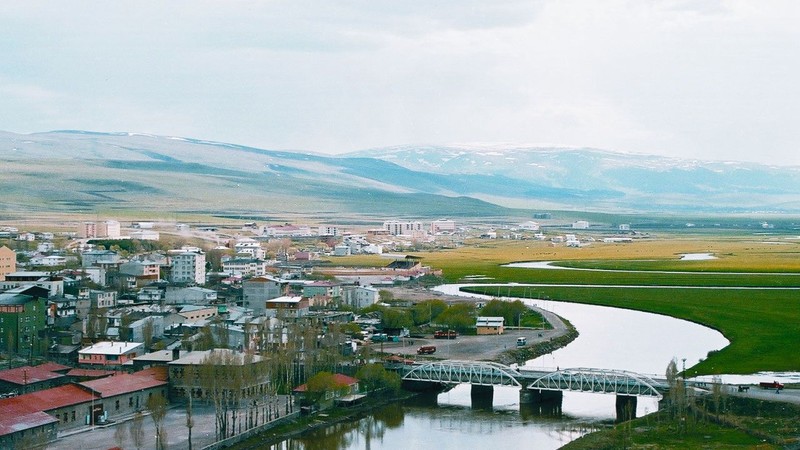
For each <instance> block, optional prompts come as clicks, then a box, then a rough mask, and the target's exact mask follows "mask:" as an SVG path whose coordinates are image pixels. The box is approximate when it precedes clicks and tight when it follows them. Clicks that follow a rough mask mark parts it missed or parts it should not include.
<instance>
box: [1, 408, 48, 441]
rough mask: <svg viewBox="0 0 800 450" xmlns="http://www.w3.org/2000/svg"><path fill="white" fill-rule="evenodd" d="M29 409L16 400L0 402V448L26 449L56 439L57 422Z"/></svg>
mask: <svg viewBox="0 0 800 450" xmlns="http://www.w3.org/2000/svg"><path fill="white" fill-rule="evenodd" d="M31 409H32V408H30V405H29V404H26V403H24V402H23V401H20V400H18V399H17V398H13V399H2V400H0V448H28V447H31V446H37V445H43V444H45V443H47V442H50V441H52V440H54V439H55V438H56V429H57V428H56V425H57V424H58V420H57V419H56V418H55V417H53V416H51V415H50V414H47V413H45V412H42V411H36V410H33V411H31Z"/></svg>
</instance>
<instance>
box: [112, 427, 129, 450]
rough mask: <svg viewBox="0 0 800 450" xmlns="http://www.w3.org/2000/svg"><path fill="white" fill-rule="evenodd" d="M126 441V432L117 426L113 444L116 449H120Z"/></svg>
mask: <svg viewBox="0 0 800 450" xmlns="http://www.w3.org/2000/svg"><path fill="white" fill-rule="evenodd" d="M126 440H128V430H127V429H125V427H124V426H122V425H121V424H120V425H117V427H116V429H115V430H114V442H116V443H117V447H119V448H122V447H123V444H125V441H126Z"/></svg>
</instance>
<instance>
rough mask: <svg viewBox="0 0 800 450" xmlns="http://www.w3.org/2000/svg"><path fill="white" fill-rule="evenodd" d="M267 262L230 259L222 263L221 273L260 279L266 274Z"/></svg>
mask: <svg viewBox="0 0 800 450" xmlns="http://www.w3.org/2000/svg"><path fill="white" fill-rule="evenodd" d="M267 266H268V264H267V262H266V261H264V260H263V259H257V258H232V259H226V260H224V261H222V271H223V272H225V273H226V274H228V275H237V276H241V277H260V276H263V275H265V274H266V273H267Z"/></svg>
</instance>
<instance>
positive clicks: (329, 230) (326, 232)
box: [318, 225, 340, 236]
mask: <svg viewBox="0 0 800 450" xmlns="http://www.w3.org/2000/svg"><path fill="white" fill-rule="evenodd" d="M318 233H319V235H320V236H340V233H339V228H338V227H333V226H330V225H323V226H320V227H319V232H318Z"/></svg>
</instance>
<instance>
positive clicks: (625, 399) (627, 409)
mask: <svg viewBox="0 0 800 450" xmlns="http://www.w3.org/2000/svg"><path fill="white" fill-rule="evenodd" d="M636 405H637V400H636V396H635V395H617V422H627V421H628V420H631V419H635V418H636Z"/></svg>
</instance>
